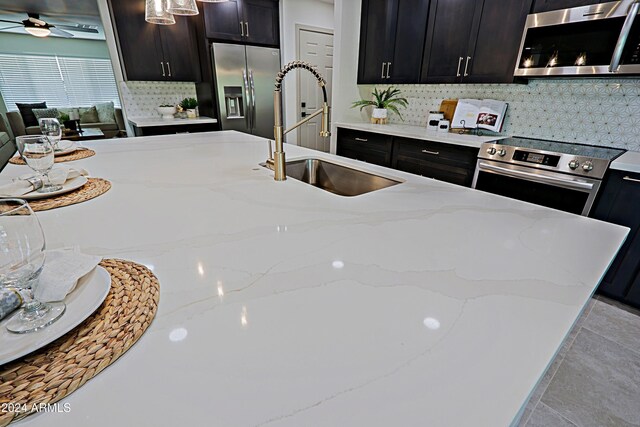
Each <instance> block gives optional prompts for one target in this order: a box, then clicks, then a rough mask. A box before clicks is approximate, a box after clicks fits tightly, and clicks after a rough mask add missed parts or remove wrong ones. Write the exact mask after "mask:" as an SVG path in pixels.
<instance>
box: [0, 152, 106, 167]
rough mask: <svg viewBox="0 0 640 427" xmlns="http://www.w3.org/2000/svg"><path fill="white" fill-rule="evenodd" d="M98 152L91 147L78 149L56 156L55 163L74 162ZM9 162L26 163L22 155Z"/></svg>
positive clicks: (15, 163)
mask: <svg viewBox="0 0 640 427" xmlns="http://www.w3.org/2000/svg"><path fill="white" fill-rule="evenodd" d="M95 155H96V152H95V151H93V150H90V149H88V148H87V149H82V150H76V151H74V152H73V153H69V154H65V155H64V156H56V157H54V159H53V161H54V163H62V162H72V161H74V160H80V159H86V158H87V157H91V156H95ZM9 163H13V164H14V165H26V163H25V162H24V160H22V158H21V157H19V156H16V157H12V158H10V159H9Z"/></svg>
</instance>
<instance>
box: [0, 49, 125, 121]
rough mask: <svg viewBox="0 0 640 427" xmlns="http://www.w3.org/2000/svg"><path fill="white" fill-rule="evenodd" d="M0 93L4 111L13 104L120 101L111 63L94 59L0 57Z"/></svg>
mask: <svg viewBox="0 0 640 427" xmlns="http://www.w3.org/2000/svg"><path fill="white" fill-rule="evenodd" d="M0 92H2V97H3V98H4V103H5V104H6V107H7V110H9V111H15V110H17V107H16V102H26V103H33V102H42V101H46V103H47V106H48V107H62V108H64V107H86V106H90V105H93V104H96V103H99V102H108V101H113V103H114V104H115V106H116V107H120V98H118V90H117V88H116V80H115V77H114V76H113V69H112V68H111V61H109V60H108V59H95V58H72V57H60V56H35V55H6V54H0Z"/></svg>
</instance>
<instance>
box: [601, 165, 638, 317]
mask: <svg viewBox="0 0 640 427" xmlns="http://www.w3.org/2000/svg"><path fill="white" fill-rule="evenodd" d="M639 212H640V173H631V172H625V171H617V170H612V171H611V174H610V175H609V177H608V179H607V181H606V183H605V185H604V187H603V188H602V189H601V194H600V197H599V199H598V201H597V202H596V205H595V206H594V209H593V213H592V214H591V215H590V216H592V217H594V218H597V219H600V220H603V221H607V222H611V223H614V224H618V225H622V226H625V227H629V228H630V229H631V231H630V232H629V236H628V237H627V240H626V242H625V243H624V245H623V246H622V248H621V249H620V252H618V256H617V257H616V258H615V260H614V261H613V262H612V263H611V266H610V267H609V270H608V271H607V274H606V275H605V276H604V278H603V279H602V282H601V283H600V287H599V288H598V292H599V293H601V294H603V295H605V296H607V297H609V298H613V299H616V300H618V301H622V302H624V303H626V304H629V305H632V306H634V307H638V308H640V213H639Z"/></svg>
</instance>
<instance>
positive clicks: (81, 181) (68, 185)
mask: <svg viewBox="0 0 640 427" xmlns="http://www.w3.org/2000/svg"><path fill="white" fill-rule="evenodd" d="M86 183H87V178H86V177H84V176H77V177H75V178H71V179H68V180H67V182H65V183H64V184H62V188H61V189H60V190H58V191H52V192H51V193H38V192H37V191H32V192H31V193H27V194H23V195H22V196H19V197H18V198H19V199H24V200H36V199H44V198H46V197H51V196H57V195H58V194H64V193H68V192H69V191H73V190H76V189H78V188H80V187H82V186H83V185H85V184H86Z"/></svg>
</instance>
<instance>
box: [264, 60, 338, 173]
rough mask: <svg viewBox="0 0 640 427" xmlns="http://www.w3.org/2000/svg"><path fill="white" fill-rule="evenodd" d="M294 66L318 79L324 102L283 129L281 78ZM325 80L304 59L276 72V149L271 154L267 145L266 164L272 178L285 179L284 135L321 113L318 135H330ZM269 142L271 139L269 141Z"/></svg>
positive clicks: (274, 99)
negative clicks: (271, 170) (270, 170)
mask: <svg viewBox="0 0 640 427" xmlns="http://www.w3.org/2000/svg"><path fill="white" fill-rule="evenodd" d="M295 68H302V69H305V70H307V71H309V72H310V73H311V74H313V75H314V77H315V78H316V80H318V85H319V86H320V87H321V88H322V94H323V96H324V102H323V103H322V108H320V109H319V110H318V111H315V112H313V113H312V114H310V115H308V116H307V117H305V118H303V119H302V120H300V121H299V122H298V123H296V124H295V125H293V126H291V127H290V128H289V129H286V130H284V128H283V126H282V80H283V79H284V77H285V76H286V75H287V73H288V72H289V71H291V70H293V69H295ZM326 84H327V83H326V81H325V80H324V78H323V77H322V75H320V73H319V72H318V70H316V68H315V67H314V66H313V65H311V64H309V63H308V62H304V61H292V62H289V63H288V64H287V65H285V66H284V67H283V68H282V70H280V71H279V72H278V75H277V77H276V85H275V89H274V91H273V109H274V125H273V137H274V139H275V141H276V150H275V152H274V153H273V156H272V155H271V145H269V158H268V159H267V165H268V166H269V167H272V168H273V170H274V179H275V180H276V181H284V180H285V179H287V174H286V169H285V168H286V164H285V156H284V136H285V135H286V134H287V133H289V132H291V131H292V130H294V129H296V128H298V127H300V126H301V125H303V124H305V123H306V122H308V121H309V120H311V119H313V118H314V117H316V116H318V115H319V114H322V123H321V125H320V136H321V137H323V138H326V137H328V136H331V132H330V131H329V112H330V108H329V104H328V102H327V88H326ZM269 144H271V141H269Z"/></svg>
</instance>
